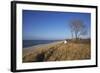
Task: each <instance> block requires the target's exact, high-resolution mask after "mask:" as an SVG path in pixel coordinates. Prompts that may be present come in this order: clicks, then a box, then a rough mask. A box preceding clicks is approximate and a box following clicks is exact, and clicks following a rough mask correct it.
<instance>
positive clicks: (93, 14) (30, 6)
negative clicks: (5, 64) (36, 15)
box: [16, 3, 96, 70]
mask: <svg viewBox="0 0 100 73" xmlns="http://www.w3.org/2000/svg"><path fill="white" fill-rule="evenodd" d="M23 9H24V10H41V11H59V12H60V11H61V12H81V13H91V45H92V46H91V59H90V60H74V61H56V62H33V63H22V10H23ZM16 27H17V29H16V30H17V31H16V32H17V33H16V35H17V36H16V70H25V69H43V68H56V67H75V66H88V65H96V9H95V8H88V7H78V6H76V7H74V6H73V5H72V6H67V5H66V6H60V5H57V6H56V5H49V4H48V5H44V4H43V5H42V4H34V3H33V4H24V3H22V4H21V3H18V4H16Z"/></svg>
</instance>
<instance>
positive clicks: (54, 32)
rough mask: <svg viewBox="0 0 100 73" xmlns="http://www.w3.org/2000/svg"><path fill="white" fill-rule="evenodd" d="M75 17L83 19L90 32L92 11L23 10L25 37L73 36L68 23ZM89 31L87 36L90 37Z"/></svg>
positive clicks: (60, 38) (61, 37)
mask: <svg viewBox="0 0 100 73" xmlns="http://www.w3.org/2000/svg"><path fill="white" fill-rule="evenodd" d="M74 19H80V20H82V21H83V22H84V24H85V26H86V28H87V29H88V32H89V33H90V24H91V14H90V13H76V12H54V11H35V10H23V23H22V24H23V28H22V32H23V39H24V40H62V39H67V38H71V33H70V28H69V27H68V24H69V23H70V21H71V20H74ZM89 33H88V34H87V35H85V37H90V34H89Z"/></svg>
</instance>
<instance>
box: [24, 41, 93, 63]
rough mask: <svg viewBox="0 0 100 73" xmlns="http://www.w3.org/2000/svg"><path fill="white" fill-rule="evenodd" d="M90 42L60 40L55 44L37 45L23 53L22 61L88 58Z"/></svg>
mask: <svg viewBox="0 0 100 73" xmlns="http://www.w3.org/2000/svg"><path fill="white" fill-rule="evenodd" d="M90 54H91V50H90V43H89V42H88V43H80V42H79V43H75V42H68V43H67V44H64V43H62V42H60V43H58V44H56V45H49V46H46V47H42V48H41V47H39V48H36V49H33V50H31V51H30V52H28V53H23V62H42V61H63V60H83V59H90V58H91V57H90Z"/></svg>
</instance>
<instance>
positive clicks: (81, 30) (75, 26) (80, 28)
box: [69, 20, 86, 39]
mask: <svg viewBox="0 0 100 73" xmlns="http://www.w3.org/2000/svg"><path fill="white" fill-rule="evenodd" d="M69 26H70V30H71V34H72V39H73V38H75V39H79V37H80V35H85V34H86V29H85V28H86V27H85V25H84V23H83V21H81V20H72V21H71V22H70V24H69Z"/></svg>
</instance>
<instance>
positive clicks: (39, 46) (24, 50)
mask: <svg viewBox="0 0 100 73" xmlns="http://www.w3.org/2000/svg"><path fill="white" fill-rule="evenodd" d="M63 42H64V40H62V41H56V42H52V43H48V44H39V45H35V46H31V47H27V48H23V55H24V54H26V53H30V52H31V51H33V50H36V49H41V48H50V47H52V46H55V45H57V44H60V43H63Z"/></svg>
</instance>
